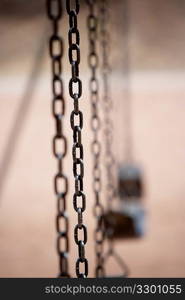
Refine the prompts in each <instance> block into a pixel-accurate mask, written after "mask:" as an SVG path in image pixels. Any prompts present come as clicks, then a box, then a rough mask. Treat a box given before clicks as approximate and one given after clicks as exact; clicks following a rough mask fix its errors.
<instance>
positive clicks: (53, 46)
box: [46, 0, 70, 277]
mask: <svg viewBox="0 0 185 300" xmlns="http://www.w3.org/2000/svg"><path fill="white" fill-rule="evenodd" d="M46 7H47V13H48V17H49V19H51V21H52V28H53V33H52V35H51V37H50V39H49V54H50V57H51V61H52V64H51V66H52V91H53V100H52V113H53V117H54V119H55V123H56V132H55V135H54V137H53V154H54V156H55V157H56V159H57V162H58V170H57V175H56V176H55V177H54V190H55V194H56V196H57V216H56V230H57V235H58V236H57V253H58V256H59V275H58V277H70V275H69V271H68V252H69V238H68V230H69V224H68V215H67V213H66V196H67V193H68V179H67V177H66V175H65V174H64V173H63V162H64V157H65V156H66V154H67V139H66V137H65V136H64V133H63V117H64V115H65V100H64V95H63V81H62V77H61V72H62V62H61V59H62V57H63V40H62V38H61V37H60V35H59V33H58V31H59V30H58V25H59V24H58V23H59V21H60V19H61V16H62V1H61V0H46Z"/></svg>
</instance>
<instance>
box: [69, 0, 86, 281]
mask: <svg viewBox="0 0 185 300" xmlns="http://www.w3.org/2000/svg"><path fill="white" fill-rule="evenodd" d="M73 2H74V5H73V6H74V8H72V7H71V6H72V5H71V1H70V0H66V10H67V13H68V15H69V32H68V43H69V52H68V55H69V62H70V64H71V73H72V77H71V79H70V81H69V94H70V96H71V98H72V99H73V101H74V109H73V111H72V112H71V117H70V123H71V128H72V130H73V147H72V157H73V175H74V179H75V193H74V195H73V206H74V209H75V211H76V212H77V216H78V224H77V225H76V226H75V229H74V240H75V243H76V244H77V245H78V253H79V258H78V259H77V261H76V275H77V277H84V278H85V277H87V276H88V260H87V259H86V257H85V244H86V243H87V228H86V226H85V225H84V224H83V212H84V211H85V209H86V196H85V194H84V192H83V177H84V163H83V158H84V151H83V144H82V137H81V132H82V128H83V113H82V112H81V111H80V110H79V98H80V97H81V95H82V82H81V80H80V78H79V64H80V33H79V30H78V20H77V15H78V13H79V11H80V5H79V0H75V1H73ZM80 199H81V205H79V201H80ZM80 231H81V232H82V235H83V237H82V238H80V237H79V234H80ZM82 265H83V266H84V271H80V269H81V266H82Z"/></svg>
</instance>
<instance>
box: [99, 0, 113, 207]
mask: <svg viewBox="0 0 185 300" xmlns="http://www.w3.org/2000/svg"><path fill="white" fill-rule="evenodd" d="M108 5H109V3H108V1H107V0H100V43H101V49H102V77H103V108H104V136H105V168H106V176H107V186H106V192H107V196H106V199H107V203H108V209H111V207H112V200H113V199H114V197H115V192H116V191H115V178H114V169H115V159H114V154H113V151H112V144H113V123H112V120H111V117H110V114H111V111H112V107H113V103H112V98H111V94H110V73H111V68H110V64H109V56H110V39H109V32H108V20H109V12H108Z"/></svg>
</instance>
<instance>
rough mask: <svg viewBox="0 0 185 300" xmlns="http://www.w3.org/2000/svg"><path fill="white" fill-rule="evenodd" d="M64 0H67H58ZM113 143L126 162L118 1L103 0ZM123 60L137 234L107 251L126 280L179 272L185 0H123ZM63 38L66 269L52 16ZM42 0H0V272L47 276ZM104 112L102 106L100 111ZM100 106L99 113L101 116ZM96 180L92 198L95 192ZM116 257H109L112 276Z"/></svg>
mask: <svg viewBox="0 0 185 300" xmlns="http://www.w3.org/2000/svg"><path fill="white" fill-rule="evenodd" d="M64 2H65V1H64ZM81 2H82V7H81V11H80V15H79V28H80V33H81V53H82V55H81V57H82V62H81V68H80V77H81V79H82V81H83V98H82V100H81V102H80V105H81V108H82V110H83V111H84V129H83V140H84V147H85V159H84V161H85V184H84V187H85V188H84V189H85V192H86V194H87V199H88V202H87V210H86V213H85V216H84V222H85V223H86V224H87V226H88V231H89V234H88V244H87V247H86V256H87V257H88V259H89V261H90V276H93V272H94V270H93V268H94V261H95V257H94V251H93V250H94V248H93V245H94V241H93V231H94V225H95V223H94V222H95V221H94V218H93V214H92V206H93V201H94V199H93V192H92V157H91V153H90V142H91V141H92V133H91V130H90V125H89V123H90V112H91V110H90V103H89V98H88V96H89V94H88V80H89V77H90V72H89V69H88V67H87V53H88V43H87V29H86V17H87V13H88V11H87V7H86V5H85V1H81ZM109 2H110V23H111V27H110V28H111V29H110V35H111V40H112V44H111V51H110V60H111V64H112V66H113V67H112V83H111V87H112V99H113V103H114V110H113V113H112V118H113V120H114V142H113V147H114V151H115V154H116V157H117V161H118V163H121V162H122V161H123V160H124V130H125V128H124V126H125V122H124V120H123V119H124V105H123V103H124V101H123V100H124V99H123V98H124V89H125V85H124V77H125V72H124V64H125V61H124V57H125V56H124V49H125V48H124V46H125V44H124V36H125V35H126V33H125V27H124V18H123V16H124V5H123V4H124V1H122V0H115V1H112V0H110V1H109ZM128 2H129V20H130V26H129V51H130V52H129V56H130V67H131V80H130V86H131V94H132V102H131V120H132V142H133V153H134V160H135V162H136V163H137V164H138V165H140V166H142V169H143V172H144V179H145V199H144V205H145V207H146V210H147V228H146V235H145V236H144V237H143V238H142V239H137V240H123V241H119V242H118V243H117V244H116V249H117V251H118V252H119V253H120V254H121V256H122V257H123V258H124V260H125V262H126V263H127V264H128V266H129V268H130V272H131V274H130V276H131V277H184V276H185V256H184V253H185V175H184V165H185V130H184V129H183V128H184V126H185V117H184V116H185V113H184V112H185V39H184V32H185V18H184V13H185V1H184V0H176V1H174V0H168V1H162V0H140V1H137V0H128ZM60 29H61V34H62V36H63V37H64V38H65V53H64V62H63V69H64V73H63V79H64V82H65V95H66V106H67V111H66V118H65V132H66V136H67V138H68V144H69V153H68V156H67V159H66V161H65V170H66V172H67V174H68V176H69V180H70V184H69V195H68V209H69V215H70V271H71V274H72V275H73V276H74V275H75V268H74V266H75V260H76V257H77V254H78V252H77V247H76V245H75V244H74V241H73V228H74V224H75V223H76V221H77V220H76V214H75V213H74V211H73V207H72V201H71V199H72V193H73V186H74V184H73V176H72V159H71V150H70V149H71V145H72V132H71V128H70V125H69V116H70V111H71V110H72V104H73V103H72V101H71V99H70V97H69V95H68V89H67V87H68V81H69V78H70V66H69V63H68V57H67V30H68V18H67V16H66V13H65V14H64V17H63V19H62V22H61V26H60ZM50 33H51V24H50V22H49V21H48V20H47V17H46V12H45V1H44V0H37V1H24V0H14V1H10V0H1V1H0V40H1V46H0V145H1V147H0V277H55V276H56V274H57V272H58V258H57V255H56V249H55V240H56V232H55V215H56V199H55V195H54V192H53V176H54V174H55V172H56V162H55V159H54V157H53V155H52V148H51V140H52V136H53V134H54V120H53V118H52V115H51V99H52V94H51V62H50V58H49V55H48V45H47V41H48V37H49V35H50ZM100 110H102V108H100ZM101 114H102V112H100V115H101ZM104 194H105V187H104V190H103V192H102V201H105V199H104V198H105V197H104ZM114 263H115V262H114V261H113V262H110V263H109V264H108V265H107V269H108V271H109V272H110V271H111V269H114V270H115V272H116V273H119V266H117V265H114Z"/></svg>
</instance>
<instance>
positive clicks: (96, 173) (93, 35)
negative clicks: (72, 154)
mask: <svg viewBox="0 0 185 300" xmlns="http://www.w3.org/2000/svg"><path fill="white" fill-rule="evenodd" d="M86 2H87V4H88V7H89V15H88V17H87V27H88V38H89V55H88V64H89V68H90V70H91V78H90V82H89V87H90V100H91V111H92V116H91V129H92V132H93V141H92V154H93V192H94V197H95V205H94V215H95V218H96V228H95V233H94V234H95V235H94V238H95V253H96V267H95V276H96V277H104V274H105V273H104V261H103V242H104V224H103V214H104V210H103V206H102V204H101V201H100V199H101V169H100V155H101V143H100V141H99V138H98V133H99V130H100V118H99V113H98V110H99V107H98V103H99V86H98V79H97V68H98V55H97V49H96V48H97V31H98V18H97V16H96V14H95V9H96V0H87V1H86Z"/></svg>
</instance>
